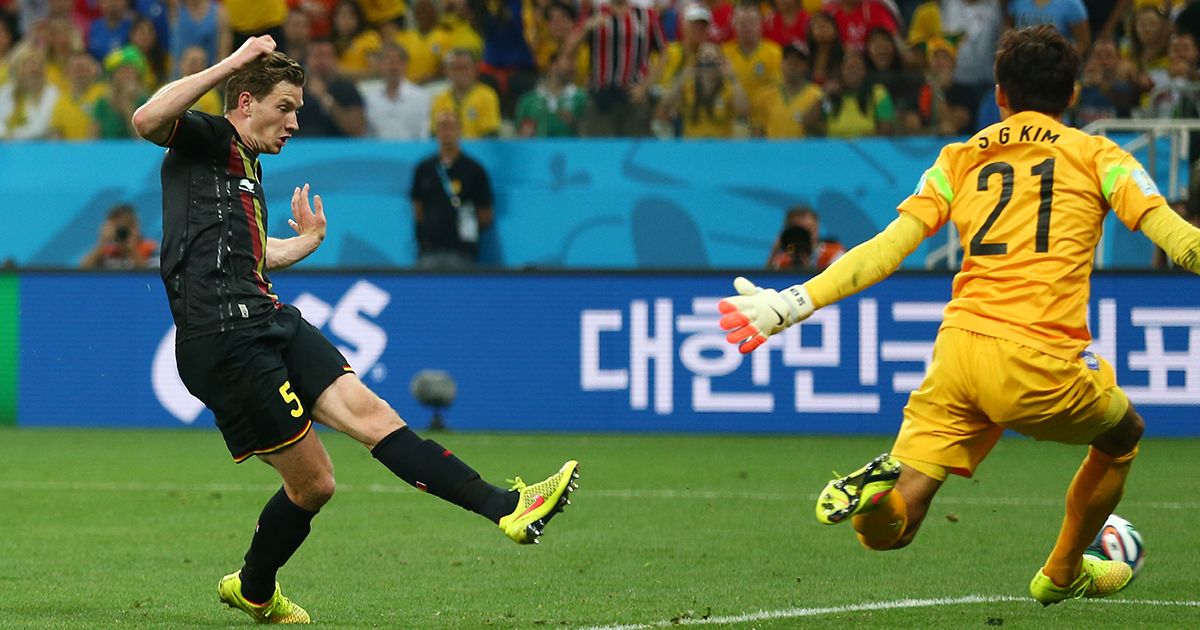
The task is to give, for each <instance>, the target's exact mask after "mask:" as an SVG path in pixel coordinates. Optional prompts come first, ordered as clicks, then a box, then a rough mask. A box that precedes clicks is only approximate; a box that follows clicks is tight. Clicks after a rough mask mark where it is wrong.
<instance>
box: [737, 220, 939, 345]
mask: <svg viewBox="0 0 1200 630" xmlns="http://www.w3.org/2000/svg"><path fill="white" fill-rule="evenodd" d="M924 239H925V224H924V223H923V222H922V221H921V220H920V219H918V218H916V217H915V216H913V215H911V214H908V213H907V212H901V213H900V216H899V217H897V218H896V220H895V221H892V222H891V223H890V224H889V225H888V226H887V227H886V228H884V230H883V231H882V232H880V233H879V234H876V235H875V236H874V237H873V238H871V239H870V240H868V241H867V242H865V243H862V244H860V245H858V246H857V247H854V248H853V249H851V250H850V251H848V252H846V253H845V254H844V255H843V256H842V257H841V258H839V259H838V260H837V261H836V262H834V263H833V264H832V265H830V266H829V268H828V269H826V270H825V271H823V272H821V273H820V274H818V275H817V276H816V277H815V278H813V279H811V280H809V281H808V282H805V283H804V284H803V285H799V284H796V285H792V286H790V287H788V288H786V289H784V290H783V291H775V290H774V289H761V288H759V287H756V286H754V283H752V282H750V281H749V280H747V279H745V278H738V279H737V280H734V283H733V286H734V288H735V289H736V290H737V292H738V295H736V296H733V297H729V298H726V299H724V300H721V303H720V305H719V309H720V311H721V313H723V314H724V315H723V317H722V318H721V327H722V328H724V329H725V330H728V331H730V332H729V335H728V336H727V337H726V339H728V340H729V342H730V343H736V344H739V346H738V349H739V350H741V352H742V353H743V354H744V353H747V352H750V351H752V350H754V349H755V348H757V347H759V346H761V345H762V344H763V343H766V341H767V338H768V337H770V336H771V335H774V334H776V333H778V332H780V331H782V330H784V329H785V328H787V327H788V326H791V325H792V324H795V323H797V322H800V321H803V320H805V319H807V318H808V316H809V315H812V313H813V311H814V310H816V309H818V308H821V307H822V306H828V305H830V304H833V303H834V302H837V301H838V300H841V299H842V298H845V297H847V296H850V295H854V294H855V293H858V292H859V291H862V290H863V289H865V288H867V287H869V286H871V285H873V284H875V283H876V282H879V281H880V280H883V279H884V278H886V277H888V276H889V275H891V274H892V273H893V272H894V271H896V269H898V268H899V267H900V263H901V262H903V261H904V259H905V258H906V257H907V256H908V255H909V254H911V253H913V252H914V251H916V249H917V246H919V245H920V244H921V241H922V240H924Z"/></svg>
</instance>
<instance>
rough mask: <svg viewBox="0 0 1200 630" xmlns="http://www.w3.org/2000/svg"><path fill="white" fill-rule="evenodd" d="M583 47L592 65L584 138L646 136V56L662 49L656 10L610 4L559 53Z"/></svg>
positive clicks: (621, 1)
mask: <svg viewBox="0 0 1200 630" xmlns="http://www.w3.org/2000/svg"><path fill="white" fill-rule="evenodd" d="M581 45H583V46H587V47H588V52H589V55H588V59H589V61H590V64H591V68H590V70H589V77H588V91H589V92H590V94H589V96H590V99H589V101H590V102H589V104H588V111H587V114H585V115H584V118H583V121H582V123H581V125H582V126H581V131H582V133H583V135H585V136H593V137H595V136H600V137H611V136H618V137H637V136H647V135H649V134H650V113H651V104H650V100H649V88H650V87H651V86H650V57H651V55H652V54H662V52H663V51H664V50H665V49H666V39H665V38H664V36H663V29H662V22H661V21H660V19H659V17H658V12H657V11H655V10H654V9H648V8H644V7H639V6H632V5H631V4H630V2H629V0H610V2H608V3H606V4H604V5H603V6H601V7H600V9H599V10H598V11H596V12H595V13H593V14H592V17H590V18H588V20H587V22H585V23H584V24H583V26H582V28H580V29H579V30H577V31H576V32H575V33H574V34H573V35H572V36H571V39H569V40H568V41H567V42H566V43H565V44H564V46H563V51H564V52H563V54H566V55H574V54H575V51H576V50H577V49H578V47H579V46H581Z"/></svg>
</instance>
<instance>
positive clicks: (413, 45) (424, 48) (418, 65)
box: [392, 0, 444, 84]
mask: <svg viewBox="0 0 1200 630" xmlns="http://www.w3.org/2000/svg"><path fill="white" fill-rule="evenodd" d="M437 20H438V14H437V7H436V6H434V4H433V0H416V2H413V5H412V19H411V20H409V24H410V27H409V28H406V29H404V30H397V31H396V33H395V35H393V36H392V41H394V42H396V43H397V44H399V45H400V46H401V47H403V48H404V50H405V51H407V52H408V77H407V78H408V80H409V81H412V82H413V83H417V84H421V83H429V82H430V81H432V80H434V79H436V78H438V77H439V76H441V74H442V68H441V65H442V56H443V54H444V53H442V52H441V50H440V48H439V47H438V46H439V44H438V42H437V37H436V36H437V32H438V30H437V25H438V21H437Z"/></svg>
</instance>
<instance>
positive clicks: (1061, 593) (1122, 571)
mask: <svg viewBox="0 0 1200 630" xmlns="http://www.w3.org/2000/svg"><path fill="white" fill-rule="evenodd" d="M1132 579H1133V569H1131V568H1129V565H1128V564H1125V563H1124V562H1121V561H1118V560H1101V559H1100V558H1097V557H1095V556H1084V557H1083V565H1082V566H1081V567H1080V569H1079V576H1078V577H1076V578H1075V581H1074V582H1071V585H1070V586H1059V585H1057V584H1055V583H1054V580H1051V579H1050V578H1049V577H1047V576H1046V574H1045V573H1042V570H1041V569H1038V572H1037V575H1034V576H1033V581H1032V582H1030V583H1029V594H1030V595H1032V596H1033V598H1034V599H1036V600H1038V601H1039V602H1041V604H1042V605H1043V606H1049V605H1050V604H1057V603H1058V602H1061V601H1063V600H1064V599H1079V598H1080V597H1090V598H1095V597H1108V596H1109V595H1112V594H1113V593H1116V592H1117V591H1119V590H1121V589H1123V588H1125V585H1127V584H1129V581H1130V580H1132Z"/></svg>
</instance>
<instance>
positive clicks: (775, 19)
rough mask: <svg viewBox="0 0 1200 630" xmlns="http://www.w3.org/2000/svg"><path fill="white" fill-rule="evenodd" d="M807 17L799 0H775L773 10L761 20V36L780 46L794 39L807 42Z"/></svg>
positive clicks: (794, 40)
mask: <svg viewBox="0 0 1200 630" xmlns="http://www.w3.org/2000/svg"><path fill="white" fill-rule="evenodd" d="M808 19H809V18H808V12H807V11H805V10H804V7H803V6H801V4H800V0H775V10H774V11H771V12H770V13H769V14H768V15H767V19H766V21H765V22H763V36H764V37H766V38H767V39H769V40H771V41H773V42H775V43H776V44H779V46H780V47H785V46H787V45H788V44H790V43H792V42H796V41H798V42H802V43H804V44H807V43H808Z"/></svg>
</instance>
